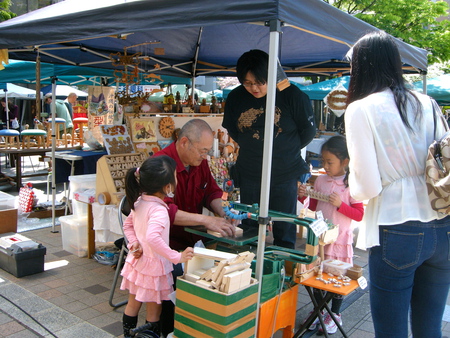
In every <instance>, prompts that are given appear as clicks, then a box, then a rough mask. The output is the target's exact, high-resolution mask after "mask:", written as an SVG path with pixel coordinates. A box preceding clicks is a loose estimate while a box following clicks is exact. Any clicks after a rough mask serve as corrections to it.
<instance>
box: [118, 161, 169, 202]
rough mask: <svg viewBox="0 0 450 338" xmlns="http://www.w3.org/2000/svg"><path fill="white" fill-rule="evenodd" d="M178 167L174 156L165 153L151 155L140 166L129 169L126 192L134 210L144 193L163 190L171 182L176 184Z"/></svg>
mask: <svg viewBox="0 0 450 338" xmlns="http://www.w3.org/2000/svg"><path fill="white" fill-rule="evenodd" d="M176 167H177V164H176V162H175V160H174V159H173V158H171V157H169V156H165V155H163V156H156V157H149V158H148V159H146V160H145V161H144V163H142V165H141V166H140V167H139V168H131V169H129V170H128V172H127V174H126V176H125V194H126V196H127V202H128V205H129V207H130V208H131V209H133V210H134V202H136V200H137V199H138V197H139V196H140V195H141V194H142V193H145V194H148V195H153V194H155V193H157V192H163V187H165V186H166V185H167V184H169V183H171V184H173V185H174V186H175V169H176ZM138 169H139V170H138ZM163 193H164V192H163Z"/></svg>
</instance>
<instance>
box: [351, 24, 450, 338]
mask: <svg viewBox="0 0 450 338" xmlns="http://www.w3.org/2000/svg"><path fill="white" fill-rule="evenodd" d="M351 54H352V55H351V66H352V71H351V80H350V86H349V91H348V99H347V100H348V103H349V105H348V108H347V110H346V114H345V126H346V136H347V144H348V150H349V155H350V165H349V168H350V177H349V186H350V194H351V196H352V197H353V198H355V199H357V200H369V202H368V205H367V208H366V212H365V215H364V219H363V224H361V228H362V229H361V230H360V234H359V238H358V242H357V246H358V247H360V248H363V249H366V248H370V255H369V272H370V300H371V310H372V317H373V322H374V327H375V334H376V337H378V338H384V337H390V338H393V337H401V338H403V337H405V338H406V337H408V315H409V313H410V315H411V329H412V334H413V336H414V337H418V338H419V337H420V338H427V337H433V338H434V337H441V336H442V334H441V322H442V316H443V313H444V309H445V304H446V300H447V295H448V290H449V284H450V260H449V259H450V255H449V242H450V217H446V215H443V214H440V213H438V212H436V211H434V210H433V209H432V208H431V206H430V203H429V200H428V194H427V188H426V184H425V174H424V172H425V159H426V156H427V150H428V145H429V144H430V143H431V142H432V141H433V140H434V130H433V129H434V128H433V111H434V110H433V102H432V100H431V99H430V98H429V97H428V96H426V95H423V94H420V93H417V92H412V91H410V90H409V89H408V88H407V87H406V85H405V81H404V79H403V76H402V74H403V71H402V62H401V59H400V54H399V52H398V49H397V45H396V44H395V41H394V39H393V38H392V37H390V36H389V35H388V34H386V33H384V32H376V33H370V34H367V35H365V36H364V37H362V38H361V39H360V40H359V41H358V42H357V43H356V44H355V46H354V47H353V48H352V50H351ZM436 112H437V114H440V111H439V110H438V109H437V110H436ZM437 121H438V123H437V129H436V135H437V137H440V136H442V135H443V134H444V133H445V128H444V125H443V124H441V123H440V119H439V117H437Z"/></svg>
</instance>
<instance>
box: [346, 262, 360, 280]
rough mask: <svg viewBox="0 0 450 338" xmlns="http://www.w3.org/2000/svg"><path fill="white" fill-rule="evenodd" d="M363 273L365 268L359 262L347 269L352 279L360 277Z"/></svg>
mask: <svg viewBox="0 0 450 338" xmlns="http://www.w3.org/2000/svg"><path fill="white" fill-rule="evenodd" d="M362 275H363V268H362V267H360V266H359V265H357V264H353V266H352V267H350V268H348V269H347V276H348V277H350V278H351V279H355V280H356V279H358V278H359V277H361V276H362Z"/></svg>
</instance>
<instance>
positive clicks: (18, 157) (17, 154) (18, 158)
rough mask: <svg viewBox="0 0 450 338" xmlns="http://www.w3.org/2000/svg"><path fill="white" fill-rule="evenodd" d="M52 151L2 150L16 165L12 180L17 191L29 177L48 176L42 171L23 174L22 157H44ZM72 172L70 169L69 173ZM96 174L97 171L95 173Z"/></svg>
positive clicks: (45, 149) (46, 172)
mask: <svg viewBox="0 0 450 338" xmlns="http://www.w3.org/2000/svg"><path fill="white" fill-rule="evenodd" d="M51 150H52V149H50V148H40V149H38V148H36V149H1V152H2V153H4V154H9V155H11V156H10V158H11V163H12V162H14V163H15V167H16V172H15V174H16V175H15V176H11V178H12V179H13V180H14V181H15V182H16V184H17V186H16V188H17V191H19V190H20V188H21V187H22V179H23V178H28V177H36V176H46V175H48V171H47V170H45V171H40V172H33V173H27V174H25V173H23V172H22V157H23V156H34V155H39V156H44V155H45V154H46V153H47V152H51ZM68 172H70V168H69V171H68ZM94 172H95V171H94Z"/></svg>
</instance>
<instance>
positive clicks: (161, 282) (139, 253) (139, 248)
mask: <svg viewBox="0 0 450 338" xmlns="http://www.w3.org/2000/svg"><path fill="white" fill-rule="evenodd" d="M175 170H176V163H175V161H174V160H173V159H172V158H170V157H168V156H158V157H150V158H148V159H147V160H145V162H144V163H143V164H142V165H141V167H140V168H133V169H130V170H129V171H128V172H127V175H126V177H125V191H126V197H127V202H128V203H129V206H130V208H131V213H130V215H129V216H128V217H127V219H126V220H125V222H124V225H123V230H124V233H125V236H126V238H127V239H128V249H129V254H128V256H127V259H126V261H125V265H124V267H123V269H122V273H121V274H122V276H123V280H122V285H121V287H120V288H121V290H129V293H130V294H129V297H128V304H127V306H126V308H125V312H124V314H123V330H124V337H131V332H130V330H132V329H133V328H135V327H136V325H137V321H138V313H139V310H140V308H141V305H142V303H146V306H147V308H146V323H149V324H148V329H150V330H151V331H154V332H155V333H157V334H160V333H159V331H160V329H159V317H160V314H161V306H162V304H161V302H162V301H163V300H169V299H170V298H169V295H170V294H171V293H172V292H173V279H172V273H171V271H172V269H173V268H172V266H173V265H172V264H178V263H184V262H186V261H188V260H189V259H191V258H192V256H193V253H194V251H193V249H192V248H190V247H189V248H187V249H186V250H184V251H183V252H178V251H175V250H172V249H171V248H170V247H169V228H170V227H169V214H168V207H167V205H166V203H164V201H163V199H164V198H165V197H166V196H168V197H173V192H174V191H175V188H176V173H175Z"/></svg>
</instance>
